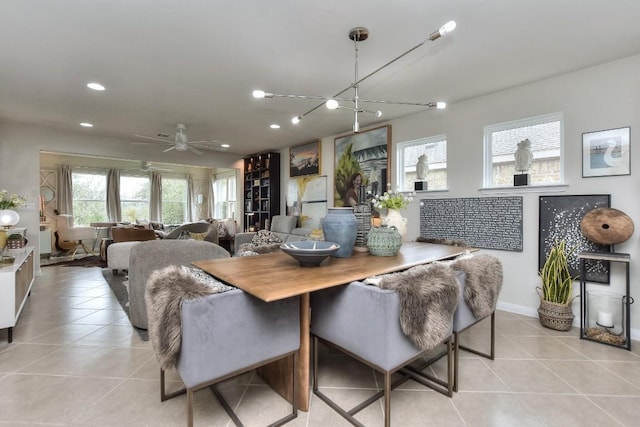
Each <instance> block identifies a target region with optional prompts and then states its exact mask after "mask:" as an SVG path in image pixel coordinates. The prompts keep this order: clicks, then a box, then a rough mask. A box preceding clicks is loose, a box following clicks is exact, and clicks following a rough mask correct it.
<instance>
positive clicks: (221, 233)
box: [216, 221, 228, 238]
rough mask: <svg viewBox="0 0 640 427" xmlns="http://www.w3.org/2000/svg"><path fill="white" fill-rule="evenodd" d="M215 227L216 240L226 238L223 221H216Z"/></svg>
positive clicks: (225, 228)
mask: <svg viewBox="0 0 640 427" xmlns="http://www.w3.org/2000/svg"><path fill="white" fill-rule="evenodd" d="M216 226H217V227H218V238H223V237H227V235H228V233H227V227H226V224H225V223H224V221H216Z"/></svg>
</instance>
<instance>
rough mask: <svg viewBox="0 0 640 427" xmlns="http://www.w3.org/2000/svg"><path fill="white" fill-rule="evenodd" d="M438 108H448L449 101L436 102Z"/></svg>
mask: <svg viewBox="0 0 640 427" xmlns="http://www.w3.org/2000/svg"><path fill="white" fill-rule="evenodd" d="M436 108H437V109H438V110H444V109H445V108H447V103H446V102H443V101H438V102H436Z"/></svg>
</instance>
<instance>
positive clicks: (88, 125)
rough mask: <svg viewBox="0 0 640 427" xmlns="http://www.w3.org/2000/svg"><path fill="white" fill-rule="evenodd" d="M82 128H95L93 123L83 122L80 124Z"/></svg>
mask: <svg viewBox="0 0 640 427" xmlns="http://www.w3.org/2000/svg"><path fill="white" fill-rule="evenodd" d="M80 126H82V127H84V128H92V127H93V123H89V122H82V123H80Z"/></svg>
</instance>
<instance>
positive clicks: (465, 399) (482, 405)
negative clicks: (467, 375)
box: [453, 392, 545, 427]
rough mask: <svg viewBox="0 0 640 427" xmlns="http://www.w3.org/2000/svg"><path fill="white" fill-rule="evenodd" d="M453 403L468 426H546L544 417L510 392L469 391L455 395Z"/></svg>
mask: <svg viewBox="0 0 640 427" xmlns="http://www.w3.org/2000/svg"><path fill="white" fill-rule="evenodd" d="M453 404H454V405H455V407H456V409H457V410H458V411H459V413H460V415H461V416H462V419H463V420H464V422H465V425H466V426H468V427H476V426H478V427H480V426H482V427H484V426H487V427H488V426H490V427H503V426H504V427H513V426H518V427H524V426H544V425H545V424H544V422H543V421H542V419H541V418H540V417H539V416H538V415H537V414H536V413H534V412H533V411H531V410H530V409H529V408H527V407H526V406H525V405H524V404H523V403H521V402H520V401H519V400H518V398H517V397H516V395H514V394H509V393H467V392H460V393H457V394H455V395H454V396H453Z"/></svg>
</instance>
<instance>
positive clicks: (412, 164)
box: [396, 135, 447, 191]
mask: <svg viewBox="0 0 640 427" xmlns="http://www.w3.org/2000/svg"><path fill="white" fill-rule="evenodd" d="M423 154H426V156H427V164H428V165H429V170H428V171H427V183H428V189H429V190H446V189H447V136H446V135H438V136H431V137H427V138H421V139H416V140H414V141H406V142H401V143H399V144H398V149H397V168H396V170H397V171H398V176H397V182H398V187H399V188H400V191H413V190H414V186H413V183H414V182H415V181H416V180H417V173H416V164H417V163H418V157H420V156H421V155H423Z"/></svg>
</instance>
